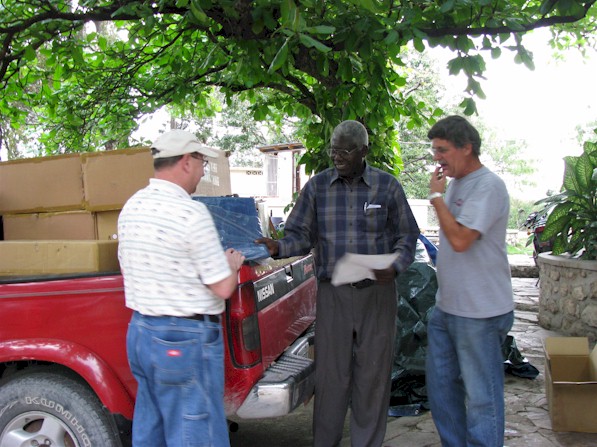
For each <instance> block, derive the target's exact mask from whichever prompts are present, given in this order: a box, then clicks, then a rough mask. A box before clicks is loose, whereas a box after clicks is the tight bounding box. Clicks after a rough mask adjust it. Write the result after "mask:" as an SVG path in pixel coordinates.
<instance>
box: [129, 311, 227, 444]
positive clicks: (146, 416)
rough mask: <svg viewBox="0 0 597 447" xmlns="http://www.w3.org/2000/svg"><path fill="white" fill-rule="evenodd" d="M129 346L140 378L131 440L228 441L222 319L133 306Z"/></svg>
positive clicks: (195, 442) (144, 442)
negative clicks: (159, 313) (153, 313)
mask: <svg viewBox="0 0 597 447" xmlns="http://www.w3.org/2000/svg"><path fill="white" fill-rule="evenodd" d="M127 352H128V358H129V364H130V367H131V370H132V372H133V375H134V376H135V379H136V380H137V383H138V389H137V398H136V402H135V412H134V416H133V446H136V447H147V446H152V447H166V446H167V447H229V446H230V440H229V437H228V425H227V422H226V416H225V413H224V347H223V340H222V326H221V324H219V323H212V322H209V321H196V320H189V319H185V318H177V317H150V316H144V315H141V314H139V313H138V312H133V316H132V318H131V321H130V324H129V328H128V333H127Z"/></svg>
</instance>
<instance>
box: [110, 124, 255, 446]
mask: <svg viewBox="0 0 597 447" xmlns="http://www.w3.org/2000/svg"><path fill="white" fill-rule="evenodd" d="M151 150H152V154H153V159H154V168H155V176H154V178H152V179H150V183H149V185H148V186H147V187H145V188H144V189H142V190H140V191H138V192H137V193H135V194H134V195H133V196H132V197H131V198H130V199H129V200H128V201H127V203H126V204H125V206H124V207H123V209H122V211H121V213H120V217H119V219H118V241H119V243H118V258H119V260H120V266H121V269H122V274H123V277H124V288H125V297H126V305H127V307H129V308H131V309H132V310H133V315H132V318H131V322H130V324H129V329H128V333H127V353H128V358H129V364H130V367H131V370H132V372H133V375H134V376H135V379H136V380H137V383H138V389H137V397H136V402H135V412H134V417H133V446H137V447H141V446H143V447H146V446H158V445H160V446H168V447H173V446H183V445H187V443H186V442H187V441H185V440H188V439H197V440H199V439H200V440H201V442H199V441H198V445H199V444H201V445H209V446H213V447H228V446H229V445H230V442H229V437H228V428H227V423H226V416H225V414H224V347H223V340H222V325H221V321H220V318H221V317H220V316H221V314H222V312H223V311H224V308H225V303H224V300H225V299H226V298H228V297H229V296H230V295H231V293H232V292H233V291H234V289H235V288H236V286H237V281H238V273H237V272H238V270H239V269H240V267H241V265H242V263H243V261H244V256H243V255H242V253H239V252H238V251H235V250H232V249H228V250H227V251H226V252H224V250H223V249H222V245H221V244H220V239H219V237H218V234H217V231H216V228H215V225H214V223H213V220H212V218H211V215H210V214H209V211H208V210H207V208H206V207H205V205H203V204H202V203H200V202H197V201H195V200H192V199H191V196H190V194H191V193H193V192H194V191H195V189H196V187H197V184H198V183H199V181H200V180H201V178H202V177H203V175H204V168H205V166H206V165H207V163H208V160H207V158H206V157H215V156H216V153H215V152H214V151H213V150H211V149H210V148H208V147H206V146H204V145H202V144H200V143H199V142H198V141H197V139H196V138H195V136H194V135H193V134H191V133H189V132H185V131H182V130H172V131H170V132H167V133H165V134H163V135H162V136H160V137H159V138H158V139H157V140H156V141H155V142H154V143H153V145H152V147H151Z"/></svg>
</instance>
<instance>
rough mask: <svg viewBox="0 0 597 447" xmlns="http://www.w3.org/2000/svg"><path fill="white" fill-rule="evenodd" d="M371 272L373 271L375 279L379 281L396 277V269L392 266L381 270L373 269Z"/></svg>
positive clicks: (387, 281)
mask: <svg viewBox="0 0 597 447" xmlns="http://www.w3.org/2000/svg"><path fill="white" fill-rule="evenodd" d="M373 273H375V279H376V280H377V281H378V282H380V283H389V282H392V281H394V278H396V269H395V268H394V266H390V267H388V268H387V269H382V270H373Z"/></svg>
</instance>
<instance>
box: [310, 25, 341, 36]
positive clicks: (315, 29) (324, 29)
mask: <svg viewBox="0 0 597 447" xmlns="http://www.w3.org/2000/svg"><path fill="white" fill-rule="evenodd" d="M303 31H304V32H306V33H311V34H325V35H330V34H333V33H334V31H336V27H335V26H329V25H317V26H310V27H307V28H305V29H304V30H303Z"/></svg>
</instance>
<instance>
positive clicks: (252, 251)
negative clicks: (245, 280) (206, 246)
mask: <svg viewBox="0 0 597 447" xmlns="http://www.w3.org/2000/svg"><path fill="white" fill-rule="evenodd" d="M193 200H197V201H199V202H202V203H204V204H205V205H206V206H207V208H208V209H209V211H210V213H211V216H212V218H213V220H214V223H215V225H216V229H217V230H218V234H219V235H220V242H221V243H222V246H223V247H224V250H226V249H228V248H234V249H235V250H238V251H240V252H242V253H243V254H244V255H245V258H246V259H247V260H248V261H254V260H257V259H264V258H268V257H269V252H268V251H267V248H266V247H265V245H263V244H255V243H254V241H255V239H258V238H260V237H263V233H262V232H261V223H260V221H259V215H258V214H257V206H256V205H255V200H254V199H253V198H250V197H203V196H196V197H193Z"/></svg>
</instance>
